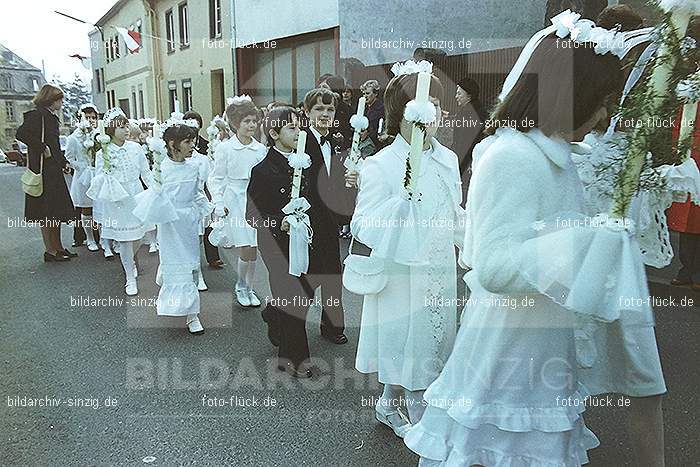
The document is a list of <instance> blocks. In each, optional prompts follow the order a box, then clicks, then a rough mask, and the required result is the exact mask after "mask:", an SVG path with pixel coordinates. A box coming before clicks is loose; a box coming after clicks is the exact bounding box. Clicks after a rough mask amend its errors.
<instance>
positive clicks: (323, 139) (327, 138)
mask: <svg viewBox="0 0 700 467" xmlns="http://www.w3.org/2000/svg"><path fill="white" fill-rule="evenodd" d="M326 143H328V144H330V145H331V146H333V140H331V134H330V133H328V134H327V135H326V136H321V147H323V145H324V144H326Z"/></svg>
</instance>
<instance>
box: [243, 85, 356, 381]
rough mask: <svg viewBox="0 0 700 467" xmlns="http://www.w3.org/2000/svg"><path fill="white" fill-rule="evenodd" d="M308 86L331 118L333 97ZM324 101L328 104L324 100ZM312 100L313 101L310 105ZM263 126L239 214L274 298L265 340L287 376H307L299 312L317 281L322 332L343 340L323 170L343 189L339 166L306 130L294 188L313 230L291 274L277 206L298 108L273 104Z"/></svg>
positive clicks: (286, 192) (287, 192)
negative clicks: (254, 233)
mask: <svg viewBox="0 0 700 467" xmlns="http://www.w3.org/2000/svg"><path fill="white" fill-rule="evenodd" d="M314 91H318V92H320V93H322V94H323V95H324V96H326V97H325V99H326V102H330V103H331V104H330V106H331V108H330V109H326V108H324V109H322V113H324V115H325V116H324V117H323V118H318V120H323V121H324V122H332V114H333V111H332V99H334V98H335V97H334V96H333V94H332V93H331V92H330V91H328V90H314ZM314 91H311V92H310V93H309V94H312V93H314ZM318 92H316V93H314V94H312V95H315V96H316V101H319V100H320V102H323V99H324V98H322V97H319V96H318ZM329 94H330V97H328V95H329ZM307 97H308V95H307ZM329 99H330V100H329ZM326 105H328V104H323V106H326ZM313 107H314V106H313V105H312V106H311V108H313ZM315 111H319V109H318V108H317V109H316V110H315ZM315 111H312V115H316V114H315V113H314V112H315ZM328 117H330V118H328ZM263 131H264V132H265V135H266V136H267V139H268V143H269V144H270V145H271V147H270V149H269V151H268V154H267V156H266V157H265V159H264V160H263V161H262V162H261V163H260V164H258V165H257V166H255V167H254V168H253V171H252V172H251V177H250V184H249V186H248V204H247V206H248V208H247V215H246V217H247V219H248V222H249V223H250V225H252V226H254V227H255V228H256V229H257V230H258V247H259V248H260V252H261V254H262V257H263V260H264V261H265V265H266V266H267V269H268V271H269V273H270V288H271V290H272V295H273V298H272V300H269V301H268V303H267V306H266V307H265V309H264V310H263V312H262V316H263V319H264V320H265V322H266V323H267V325H268V337H269V338H270V341H271V342H272V343H273V344H274V345H276V346H279V350H278V357H279V360H278V367H279V368H280V369H281V370H285V371H287V372H289V373H290V374H292V375H293V376H296V377H300V378H306V377H310V376H311V371H310V370H309V362H308V360H309V347H308V341H307V336H306V314H307V311H308V308H309V305H310V304H311V303H313V301H314V294H315V289H316V288H317V287H318V286H319V285H320V286H321V290H322V294H323V300H322V301H320V300H318V299H317V301H316V303H319V302H320V303H322V309H323V312H322V319H321V334H322V335H323V336H324V337H325V338H326V339H328V340H330V341H331V342H334V343H336V344H344V343H346V342H347V337H345V334H344V314H343V308H342V302H341V298H342V297H341V292H342V285H341V280H340V250H339V244H338V236H337V231H338V229H337V225H338V224H337V222H338V221H337V220H335V213H334V212H333V211H331V210H330V208H329V207H328V205H327V204H326V202H325V201H327V200H328V194H324V193H326V192H327V190H329V189H330V185H329V182H330V180H328V179H329V175H328V173H329V171H328V170H327V169H326V167H327V166H328V165H330V167H331V169H332V170H331V171H330V173H331V174H333V175H334V176H335V177H336V178H335V181H336V183H337V184H336V186H335V188H336V189H338V190H343V191H347V190H346V188H345V177H344V172H345V169H344V167H342V164H341V163H340V162H339V161H338V160H333V161H330V159H328V160H329V162H328V163H326V162H325V160H323V157H324V154H323V152H322V149H321V146H320V145H319V143H318V141H317V140H316V139H315V136H314V137H313V138H312V137H311V136H308V137H307V146H306V152H307V153H308V154H309V155H310V156H311V159H312V165H311V167H309V168H308V169H305V170H304V173H303V179H302V185H301V192H300V196H303V197H305V198H306V199H307V200H308V201H309V203H310V204H311V208H310V209H309V211H308V215H309V217H310V220H311V226H312V228H313V230H314V236H313V242H312V244H311V245H310V249H309V270H308V274H303V275H302V276H301V277H296V276H293V275H291V274H289V236H288V234H287V231H288V227H289V226H288V224H286V222H285V221H284V220H283V218H284V213H283V212H282V208H283V207H284V206H285V205H286V204H287V203H288V202H289V200H290V197H291V180H292V174H293V170H292V168H291V167H290V166H289V164H288V162H287V157H288V156H289V154H291V153H292V152H294V150H295V148H296V140H297V138H298V134H299V118H298V114H297V112H296V111H295V110H294V109H293V108H291V107H276V108H274V109H272V110H271V111H270V112H269V114H268V115H267V117H266V118H265V120H264V122H263ZM309 131H311V130H309ZM316 131H318V130H316ZM325 133H326V136H330V135H329V131H328V129H327V128H326V130H325ZM326 145H327V147H325V148H324V149H325V150H326V157H327V158H328V156H329V155H330V154H331V153H330V152H328V151H330V144H329V143H327V142H326V141H325V139H324V146H326ZM334 166H335V167H334ZM336 173H337V174H339V175H336ZM349 179H352V177H349Z"/></svg>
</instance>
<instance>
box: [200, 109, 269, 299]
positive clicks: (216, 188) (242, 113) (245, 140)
mask: <svg viewBox="0 0 700 467" xmlns="http://www.w3.org/2000/svg"><path fill="white" fill-rule="evenodd" d="M259 115H260V111H259V110H258V108H257V107H255V105H254V104H253V101H252V100H251V99H250V97H248V96H242V97H235V98H233V100H232V102H231V104H230V105H229V106H228V108H227V109H226V117H227V118H228V122H229V125H230V126H231V129H232V130H233V131H234V132H235V135H233V136H232V137H231V138H230V139H228V140H226V141H223V142H221V143H219V144H218V146H217V147H216V152H215V153H214V171H213V173H212V176H211V179H212V183H211V187H210V189H211V195H212V201H213V202H214V205H215V206H216V208H215V211H214V214H215V216H216V217H217V218H218V220H217V221H216V222H215V223H214V229H213V231H212V233H211V234H210V235H209V240H210V241H211V243H212V245H215V246H222V247H224V248H230V247H232V246H234V247H237V248H239V249H240V250H239V251H240V257H239V259H238V268H237V269H238V280H237V281H236V286H235V293H236V300H237V301H238V303H239V304H240V305H241V306H244V307H249V306H254V307H257V306H260V299H259V298H258V296H257V295H256V294H255V291H254V290H253V288H252V284H253V278H254V277H255V264H256V261H257V257H258V249H257V246H258V239H257V232H256V230H255V229H254V228H253V227H252V226H250V225H249V224H248V222H247V221H246V217H245V213H246V203H247V195H246V192H247V190H248V183H249V182H250V171H251V170H252V169H253V167H255V166H256V165H257V164H258V163H260V161H262V160H263V159H264V158H265V155H266V154H267V150H266V148H265V146H263V145H262V144H260V143H259V142H258V141H257V140H256V139H255V138H254V137H253V135H254V134H255V132H256V131H257V128H258V120H259Z"/></svg>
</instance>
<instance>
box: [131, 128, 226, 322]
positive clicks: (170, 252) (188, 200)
mask: <svg viewBox="0 0 700 467" xmlns="http://www.w3.org/2000/svg"><path fill="white" fill-rule="evenodd" d="M166 125H169V126H168V127H167V128H166V130H165V132H164V133H163V140H164V141H165V144H166V151H167V157H162V156H158V157H156V160H155V162H154V164H153V170H154V177H155V179H156V186H153V187H151V188H149V189H148V190H146V191H145V192H143V193H141V194H139V195H137V197H136V201H137V204H136V207H135V209H134V211H133V212H134V215H135V216H136V217H138V218H139V219H141V221H142V222H144V223H148V224H151V223H152V224H156V225H157V227H158V244H159V255H160V266H159V275H160V279H161V288H160V292H159V293H158V303H157V313H158V315H161V316H185V317H186V325H187V328H188V330H189V332H190V333H192V334H200V333H202V332H204V328H203V327H202V324H201V322H200V320H199V311H200V308H199V291H198V290H197V282H198V276H199V275H200V274H201V269H200V248H199V232H200V226H201V221H202V217H203V216H205V215H207V214H209V213H211V210H212V208H213V206H212V205H211V204H210V203H209V201H208V200H207V197H206V195H205V194H204V192H203V191H202V189H201V187H202V185H203V183H204V178H203V177H202V172H201V168H200V164H199V163H198V162H197V161H196V160H194V159H193V158H191V157H190V156H191V154H192V150H193V147H194V144H195V141H196V137H197V130H196V128H193V127H192V126H189V125H187V124H186V123H185V122H184V121H180V120H171V121H170V122H169V123H168V124H166ZM161 159H162V161H161Z"/></svg>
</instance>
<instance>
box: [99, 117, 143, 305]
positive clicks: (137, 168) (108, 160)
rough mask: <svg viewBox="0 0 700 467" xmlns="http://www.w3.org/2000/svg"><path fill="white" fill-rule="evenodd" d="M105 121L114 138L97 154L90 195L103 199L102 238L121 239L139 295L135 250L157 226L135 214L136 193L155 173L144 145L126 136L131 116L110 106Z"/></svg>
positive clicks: (131, 284) (130, 286)
mask: <svg viewBox="0 0 700 467" xmlns="http://www.w3.org/2000/svg"><path fill="white" fill-rule="evenodd" d="M104 125H105V133H106V134H107V136H109V138H110V142H109V143H108V144H107V145H106V147H103V149H100V150H99V151H98V152H97V155H96V156H95V177H94V178H93V179H92V183H91V184H90V189H89V190H88V191H87V195H88V196H90V197H91V198H92V199H93V200H99V201H100V202H101V203H102V219H101V220H102V232H101V234H102V238H104V239H107V240H114V241H116V242H118V248H119V258H120V259H121V262H122V266H123V267H124V274H125V275H126V285H125V290H126V294H127V295H136V294H138V286H137V283H136V277H137V275H138V271H137V270H136V263H135V254H136V252H137V251H138V249H139V247H140V246H141V241H142V239H143V238H144V236H145V235H146V233H147V232H150V231H152V230H153V229H154V228H155V227H154V226H153V225H148V224H145V223H143V222H142V221H141V220H140V219H138V218H137V217H136V216H134V214H133V212H132V211H133V210H134V206H135V200H134V196H136V195H137V194H139V193H141V192H142V191H143V186H142V184H141V180H143V182H144V183H145V184H146V186H148V187H150V186H151V184H152V183H153V176H152V174H151V170H150V169H149V168H148V159H146V153H145V152H144V150H143V148H142V147H141V145H140V144H138V143H134V142H132V141H127V140H126V138H127V136H128V133H129V120H128V119H127V118H126V116H125V115H124V113H123V112H122V111H121V109H117V108H114V109H110V110H108V111H107V112H106V113H105V117H104ZM99 138H100V136H99V135H98V140H99ZM105 152H106V153H105Z"/></svg>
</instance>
